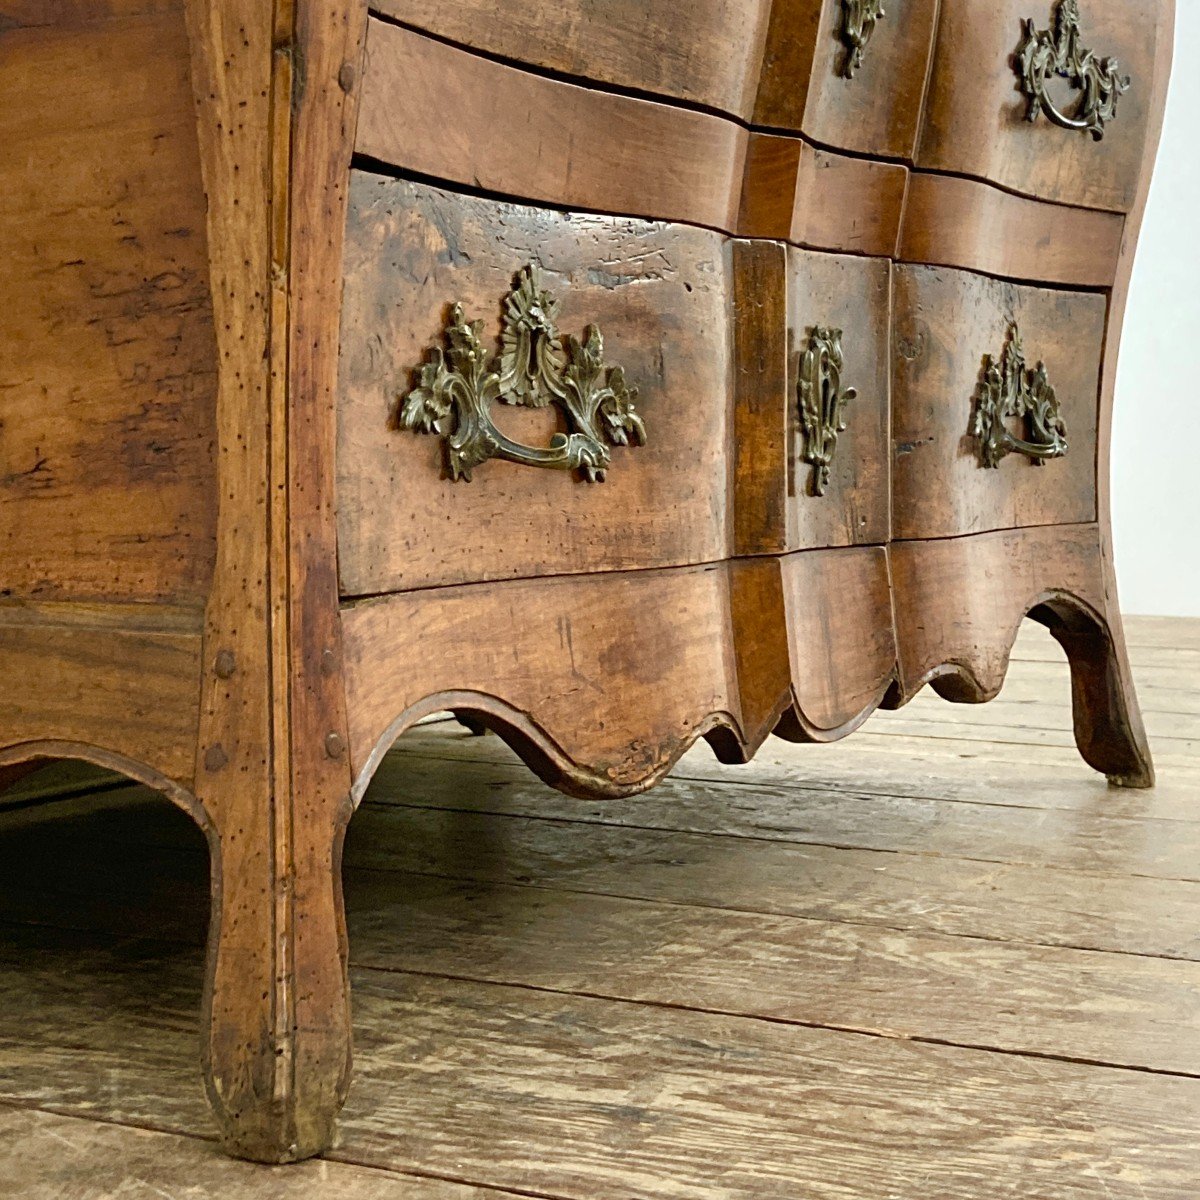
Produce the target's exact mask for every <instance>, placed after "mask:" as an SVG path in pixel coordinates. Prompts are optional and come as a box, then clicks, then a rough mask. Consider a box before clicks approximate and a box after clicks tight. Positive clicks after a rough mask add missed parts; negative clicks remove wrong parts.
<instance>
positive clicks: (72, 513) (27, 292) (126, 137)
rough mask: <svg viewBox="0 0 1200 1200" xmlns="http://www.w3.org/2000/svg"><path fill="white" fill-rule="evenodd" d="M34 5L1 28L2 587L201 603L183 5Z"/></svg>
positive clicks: (204, 291)
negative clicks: (95, 8) (108, 10)
mask: <svg viewBox="0 0 1200 1200" xmlns="http://www.w3.org/2000/svg"><path fill="white" fill-rule="evenodd" d="M37 7H38V6H34V8H30V9H26V8H25V6H18V10H17V12H16V13H15V14H13V17H12V20H13V21H14V22H16V25H17V27H16V28H8V29H6V30H5V31H4V32H3V33H0V144H2V145H3V146H4V147H5V150H4V154H3V156H2V157H0V243H3V245H4V247H5V252H4V253H5V266H4V270H3V272H0V347H3V349H2V350H0V394H2V395H3V397H4V411H3V438H2V440H0V557H2V558H3V563H4V566H3V572H2V575H3V582H2V587H3V591H4V594H5V595H6V596H23V597H38V598H42V599H57V600H65V599H76V600H81V601H89V600H102V599H106V600H114V601H156V600H158V601H170V602H175V603H177V602H181V601H188V600H195V599H198V598H200V597H202V596H203V595H204V592H205V590H206V588H207V586H208V581H209V577H210V575H211V572H212V568H213V557H214V549H213V538H214V534H215V487H214V483H213V478H212V476H213V437H214V426H213V419H212V396H213V391H214V388H215V374H214V373H215V356H216V346H215V341H214V337H213V318H212V309H211V305H210V303H209V298H208V288H207V257H206V239H205V229H204V199H203V195H202V194H201V188H200V167H199V157H198V152H197V146H196V131H195V122H194V114H193V108H192V98H191V89H190V87H189V84H188V77H187V71H186V66H185V65H181V63H183V62H184V60H185V59H186V53H187V43H186V39H185V31H184V22H183V17H182V13H181V11H180V4H177V3H173V4H169V5H168V4H165V3H164V4H159V5H157V6H156V7H155V10H154V11H145V12H140V13H137V12H131V13H125V14H123V15H124V19H122V20H109V21H106V22H100V21H96V22H94V23H85V22H84V21H83V20H82V15H81V14H79V13H76V14H75V15H73V16H72V15H71V14H70V13H69V12H63V11H56V8H55V6H41V7H42V11H41V13H40V14H38V13H37V12H36V11H35V9H36V8H37ZM47 20H48V21H50V23H49V24H45V23H44V22H46V21H47ZM22 26H24V27H22Z"/></svg>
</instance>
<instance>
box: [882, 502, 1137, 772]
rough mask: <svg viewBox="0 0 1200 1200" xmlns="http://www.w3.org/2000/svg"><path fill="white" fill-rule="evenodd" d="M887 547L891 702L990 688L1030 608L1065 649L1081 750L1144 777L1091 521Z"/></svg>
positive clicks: (1104, 765) (1090, 758)
mask: <svg viewBox="0 0 1200 1200" xmlns="http://www.w3.org/2000/svg"><path fill="white" fill-rule="evenodd" d="M891 554H892V567H893V577H894V580H895V585H896V630H897V644H898V646H899V652H900V653H899V661H900V675H899V682H898V685H897V688H896V691H895V693H894V695H893V696H892V697H890V698H889V706H892V707H896V706H898V705H900V704H903V703H905V702H907V701H908V700H911V699H912V697H913V696H915V695H916V694H917V692H919V691H920V690H921V688H923V687H924V686H925V685H926V684H931V685H932V686H933V688H934V689H935V690H936V691H937V692H938V694H939V695H940V696H942V697H943V698H944V699H947V700H951V701H955V702H958V703H967V704H978V703H982V702H984V701H987V700H991V699H993V698H995V696H996V695H997V693H998V692H999V691H1000V689H1001V686H1002V685H1003V683H1004V678H1005V675H1006V674H1007V671H1008V661H1009V656H1010V654H1011V651H1012V646H1013V642H1014V640H1015V639H1016V635H1017V629H1018V627H1019V626H1020V623H1021V621H1022V620H1024V618H1025V617H1026V616H1029V617H1032V618H1033V619H1034V620H1036V621H1039V622H1040V623H1041V624H1043V625H1045V626H1047V628H1049V630H1050V631H1051V633H1052V634H1053V635H1054V636H1055V638H1056V639H1057V640H1058V641H1059V643H1060V644H1061V645H1062V647H1063V649H1064V650H1065V651H1066V653H1067V658H1068V660H1069V662H1070V666H1071V680H1072V693H1073V695H1072V700H1073V707H1074V723H1075V738H1076V742H1077V744H1078V746H1079V750H1080V753H1081V754H1082V755H1083V757H1084V759H1085V760H1086V761H1087V762H1088V763H1089V764H1090V765H1091V766H1093V767H1095V768H1096V770H1098V771H1102V772H1104V774H1106V775H1108V776H1109V779H1110V780H1111V782H1113V783H1115V784H1119V785H1123V786H1130V787H1150V786H1152V784H1153V782H1154V769H1153V766H1152V763H1151V758H1150V751H1149V747H1148V745H1147V741H1146V734H1145V729H1144V727H1143V725H1142V719H1141V713H1140V711H1139V709H1138V703H1137V696H1136V693H1135V692H1134V688H1133V683H1132V679H1131V676H1130V672H1129V664H1128V660H1127V658H1126V654H1125V644H1124V637H1123V633H1122V629H1121V621H1120V613H1119V610H1118V608H1117V604H1116V599H1115V596H1116V592H1115V588H1114V587H1113V582H1112V568H1111V564H1110V561H1109V555H1108V552H1107V550H1106V548H1105V546H1104V543H1103V540H1102V537H1101V533H1100V529H1099V527H1098V526H1097V525H1069V526H1047V527H1041V528H1030V529H1019V530H1005V531H1001V532H996V533H986V534H977V535H974V536H970V537H961V538H946V539H940V540H936V541H925V542H900V543H896V544H895V545H894V546H893V547H892V548H891Z"/></svg>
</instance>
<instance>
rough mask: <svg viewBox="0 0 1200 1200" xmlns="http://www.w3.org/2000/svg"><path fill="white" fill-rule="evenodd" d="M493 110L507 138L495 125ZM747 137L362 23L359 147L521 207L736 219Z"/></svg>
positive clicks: (720, 124)
mask: <svg viewBox="0 0 1200 1200" xmlns="http://www.w3.org/2000/svg"><path fill="white" fill-rule="evenodd" d="M500 114H502V115H503V121H504V127H505V128H508V129H511V130H513V135H512V136H504V135H503V133H501V132H498V130H497V127H496V119H497V116H498V115H500ZM746 137H747V134H746V130H745V129H744V128H743V127H742V126H740V125H736V124H734V123H733V122H731V121H728V120H725V119H723V118H721V117H717V116H710V115H708V114H707V113H698V112H691V111H689V110H686V109H681V108H676V107H672V106H669V105H665V104H657V103H654V102H653V101H649V100H639V99H635V98H632V97H629V96H619V95H613V94H611V93H606V92H598V91H589V90H588V89H586V88H583V87H579V86H577V85H575V84H570V83H564V82H562V81H560V80H556V79H546V78H543V77H541V76H538V75H530V74H527V73H526V72H523V71H520V70H517V69H515V68H513V67H509V66H504V65H502V64H500V63H496V62H492V61H491V60H489V59H485V58H480V57H478V56H476V55H474V54H470V53H467V52H465V51H462V50H458V49H455V48H454V47H452V46H447V45H445V44H443V43H441V42H435V41H431V40H430V39H428V38H424V37H421V36H420V35H419V34H416V33H412V32H410V31H408V30H406V29H401V28H399V27H398V26H395V25H389V24H385V23H384V22H381V21H378V20H372V21H370V22H369V26H368V32H367V65H366V73H365V78H364V80H363V85H362V99H361V110H360V113H359V118H358V137H357V142H356V149H357V150H358V151H359V152H360V153H361V154H366V155H369V156H370V157H371V158H375V159H379V160H380V161H382V162H385V163H389V164H391V165H392V166H395V167H400V168H403V169H406V170H409V171H417V172H420V173H422V174H425V175H435V176H437V177H438V178H440V179H446V180H449V181H451V182H454V183H459V184H467V185H469V186H472V187H477V188H485V189H487V190H488V191H491V192H500V193H502V194H504V195H508V196H514V197H518V198H521V199H529V200H541V201H547V202H549V203H552V204H557V205H564V206H568V207H572V208H575V207H578V208H587V209H593V210H597V211H600V212H613V213H624V214H628V215H631V216H639V217H653V218H656V219H661V220H670V221H690V222H693V223H695V224H699V225H710V226H712V227H714V228H717V229H733V228H734V227H735V225H736V223H737V207H738V198H739V192H740V188H741V177H742V164H743V162H744V160H745V155H746Z"/></svg>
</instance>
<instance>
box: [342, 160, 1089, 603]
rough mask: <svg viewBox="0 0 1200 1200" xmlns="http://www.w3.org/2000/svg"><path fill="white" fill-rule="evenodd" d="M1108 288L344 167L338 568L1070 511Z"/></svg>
mask: <svg viewBox="0 0 1200 1200" xmlns="http://www.w3.org/2000/svg"><path fill="white" fill-rule="evenodd" d="M1106 313H1107V301H1106V297H1105V296H1104V295H1103V294H1101V293H1098V292H1077V291H1075V292H1073V291H1067V290H1062V289H1047V288H1036V287H1030V286H1023V285H1017V284H1013V283H1007V282H1002V281H999V280H995V279H991V278H987V277H984V276H980V275H975V274H971V273H970V272H966V271H961V270H954V269H950V268H937V267H927V266H913V265H906V264H894V263H892V262H891V261H889V260H887V259H879V258H870V257H862V256H849V255H835V254H825V253H820V252H816V251H810V250H802V249H799V248H797V247H794V246H790V245H786V244H784V243H780V242H771V241H747V240H742V239H733V238H728V237H726V236H723V235H721V234H719V233H717V232H714V231H711V230H704V229H697V228H693V227H690V226H678V225H670V224H665V223H661V222H646V221H638V220H633V219H629V218H621V217H602V216H593V215H578V214H574V215H572V214H565V213H559V212H553V211H549V210H545V209H539V208H533V207H527V206H522V205H516V204H510V203H505V202H501V201H496V200H490V199H484V198H480V197H471V196H464V195H461V194H458V193H453V192H449V191H445V190H443V189H439V188H435V187H432V186H429V185H425V184H422V183H417V182H413V181H406V180H396V179H391V178H387V177H384V176H380V175H374V174H371V173H369V172H365V171H358V172H355V173H354V174H353V176H352V183H351V196H350V215H349V222H348V230H347V242H346V260H345V293H344V302H343V312H342V336H341V341H342V345H341V367H340V386H339V409H338V443H337V464H338V511H339V569H340V573H341V590H342V594H343V595H346V596H362V595H373V594H380V593H386V592H394V591H400V590H406V589H411V588H418V587H430V586H445V585H452V584H461V583H467V582H473V581H483V580H497V579H504V578H517V577H528V576H543V575H565V574H582V573H588V572H596V571H614V570H617V571H619V570H637V569H646V568H654V567H668V566H682V565H687V564H694V563H705V562H716V561H720V560H723V559H726V558H730V557H743V556H750V555H761V554H781V553H788V552H791V551H795V550H804V549H815V548H827V547H846V546H855V545H883V544H886V543H887V542H889V541H891V540H893V539H924V538H942V537H953V536H957V535H962V534H969V533H978V532H982V531H986V530H1000V529H1008V528H1016V527H1022V526H1043V525H1053V524H1068V523H1086V522H1090V521H1093V520H1094V519H1095V517H1096V430H1097V412H1098V403H1099V378H1100V363H1101V353H1102V342H1103V337H1104V329H1105V320H1106Z"/></svg>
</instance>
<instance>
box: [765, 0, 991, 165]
mask: <svg viewBox="0 0 1200 1200" xmlns="http://www.w3.org/2000/svg"><path fill="white" fill-rule="evenodd" d="M938 7H939V5H938V0H904V8H903V10H901V9H900V7H899V5H896V6H895V9H896V11H894V12H892V11H890V10H889V11H888V12H887V15H886V16H885V17H884V18H883V19H882V20H881V21H879V23H878V24H877V25H876V27H875V32H874V35H873V36H872V38H871V40H870V43H869V44H868V46H867V50H866V53H865V55H864V58H863V65H862V67H861V69H860V70H859V71H858V72H857V73H856V75H855V76H854V78H853V79H846V78H844V77H843V76H842V73H841V72H842V67H843V65H844V62H845V57H846V48H845V45H844V43H843V42H842V39H841V37H840V30H841V28H842V24H841V22H842V0H775V3H774V4H773V6H772V9H771V25H770V31H769V33H768V37H767V47H766V56H765V59H764V62H763V69H762V80H761V84H760V87H759V93H758V99H757V102H756V104H755V108H754V123H755V124H756V125H764V126H769V127H772V128H779V129H789V130H797V131H799V132H801V133H804V134H805V135H806V136H807V137H809V138H811V139H812V140H813V141H815V142H818V143H820V144H822V145H826V146H832V147H834V148H837V149H843V150H853V151H856V152H858V153H860V154H868V155H873V156H876V157H881V158H898V159H908V158H911V157H912V154H913V146H914V142H915V139H916V134H917V126H918V121H919V119H920V115H921V102H922V99H923V96H924V92H925V78H926V69H927V64H928V62H929V56H930V48H931V42H932V38H933V31H934V19H935V16H936V15H937V10H938ZM884 8H885V9H886V8H887V5H886V4H885V5H884ZM963 94H964V95H969V92H964V93H963Z"/></svg>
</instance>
